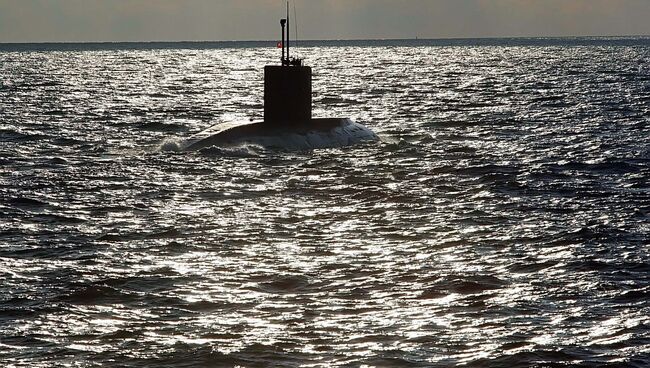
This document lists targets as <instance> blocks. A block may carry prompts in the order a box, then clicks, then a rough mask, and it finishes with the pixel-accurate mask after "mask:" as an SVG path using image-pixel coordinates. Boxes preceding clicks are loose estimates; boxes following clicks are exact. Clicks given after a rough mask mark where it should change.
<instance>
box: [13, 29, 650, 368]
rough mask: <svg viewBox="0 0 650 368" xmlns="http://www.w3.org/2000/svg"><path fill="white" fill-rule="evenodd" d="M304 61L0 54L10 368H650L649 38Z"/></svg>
mask: <svg viewBox="0 0 650 368" xmlns="http://www.w3.org/2000/svg"><path fill="white" fill-rule="evenodd" d="M296 46H297V47H295V48H294V49H293V50H292V54H293V55H299V56H302V57H304V58H305V63H306V64H307V65H310V66H312V68H313V71H314V75H313V83H314V85H313V103H314V116H315V117H349V118H351V119H353V120H355V121H357V122H359V123H362V124H364V125H365V126H367V127H368V128H370V129H372V130H373V131H375V132H376V133H377V134H378V135H379V136H380V137H381V141H380V142H374V143H373V142H369V143H364V144H361V145H358V146H355V147H345V148H337V149H322V150H313V151H299V152H290V151H281V150H268V149H264V148H262V147H258V146H255V145H252V144H248V145H241V146H237V147H229V148H225V147H209V148H205V149H203V150H200V151H198V152H179V151H178V150H170V149H166V147H170V146H174V144H173V143H174V142H178V141H182V140H184V139H187V137H189V136H191V135H192V134H195V133H197V132H200V131H202V130H204V129H206V128H208V127H210V126H212V125H214V124H216V123H219V122H228V121H238V120H245V119H259V118H261V117H262V115H263V113H262V111H263V76H264V75H263V67H264V66H265V65H268V64H278V63H279V59H280V51H279V50H278V49H277V47H276V42H275V41H273V42H261V41H260V42H181V43H100V44H1V45H0V366H1V367H4V368H17V367H30V368H46V367H47V368H50V367H138V368H139V367H141V368H148V367H156V368H159V367H169V368H172V367H173V368H183V367H508V368H515V367H639V368H641V367H649V366H650V38H649V37H618V38H617V37H608V38H605V37H600V38H598V37H596V38H580V37H578V38H515V39H454V40H373V41H304V42H299V43H298V44H297V45H296ZM170 143H172V144H170Z"/></svg>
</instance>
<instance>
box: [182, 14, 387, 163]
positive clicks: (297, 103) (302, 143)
mask: <svg viewBox="0 0 650 368" xmlns="http://www.w3.org/2000/svg"><path fill="white" fill-rule="evenodd" d="M280 25H281V26H282V58H281V64H280V65H267V66H266V67H265V68H264V120H263V121H244V122H229V123H221V124H217V125H215V126H213V127H211V128H208V129H207V130H205V131H203V132H200V133H198V134H196V135H194V136H192V137H190V138H189V139H188V140H187V141H186V143H185V144H184V145H183V146H184V147H183V148H182V149H183V150H186V151H196V150H201V149H203V148H207V147H228V146H238V145H242V144H255V145H259V146H262V147H264V148H268V149H280V150H289V151H300V150H311V149H320V148H338V147H346V146H351V145H355V144H359V143H362V142H373V141H378V140H379V137H378V136H377V135H376V134H375V133H374V132H373V131H372V130H370V129H368V128H366V127H365V126H363V125H362V124H359V123H357V122H354V121H352V120H351V119H348V118H312V70H311V68H310V67H309V66H305V65H303V61H302V59H299V58H291V57H290V55H289V53H290V46H289V43H290V34H289V14H288V11H287V18H286V19H282V20H281V21H280ZM285 31H286V32H285ZM285 34H286V47H285ZM285 51H286V52H285Z"/></svg>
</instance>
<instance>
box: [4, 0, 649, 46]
mask: <svg viewBox="0 0 650 368" xmlns="http://www.w3.org/2000/svg"><path fill="white" fill-rule="evenodd" d="M294 3H295V5H296V8H297V10H298V24H299V33H300V38H302V39H360V38H415V37H420V38H447V37H503V36H506V37H507V36H573V35H575V36H579V35H605V36H606V35H650V0H295V1H294ZM283 4H284V1H283V0H0V42H50V41H55V42H60V41H155V40H165V41H176V40H272V39H277V37H278V36H277V35H278V34H279V25H278V24H279V22H278V19H279V18H280V17H281V16H282V15H283ZM292 28H293V27H292Z"/></svg>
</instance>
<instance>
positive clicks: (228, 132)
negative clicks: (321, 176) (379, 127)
mask: <svg viewBox="0 0 650 368" xmlns="http://www.w3.org/2000/svg"><path fill="white" fill-rule="evenodd" d="M378 140H379V137H378V136H377V135H376V134H375V133H374V132H373V131H371V130H370V129H368V128H366V127H365V126H363V125H361V124H359V123H356V122H354V121H352V120H350V119H345V118H343V119H311V120H310V121H309V122H303V123H301V124H269V123H265V122H261V121H259V122H240V123H224V124H218V125H215V126H214V127H212V128H209V129H207V130H205V131H203V132H201V133H199V134H197V135H195V136H193V137H192V138H190V139H189V140H188V142H187V144H186V146H185V147H184V150H186V151H197V150H201V149H203V148H207V147H232V146H239V145H242V144H254V145H258V146H261V147H264V148H267V149H275V150H284V151H304V150H312V149H323V148H338V147H347V146H352V145H355V144H359V143H363V142H375V141H378Z"/></svg>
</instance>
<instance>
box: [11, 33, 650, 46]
mask: <svg viewBox="0 0 650 368" xmlns="http://www.w3.org/2000/svg"><path fill="white" fill-rule="evenodd" d="M579 38H595V39H599V38H601V39H603V38H650V34H619V35H562V36H480V37H433V38H429V37H425V38H419V37H416V38H324V39H304V40H293V42H330V41H335V42H336V41H341V42H345V41H445V40H498V39H504V40H505V39H510V40H512V39H522V40H524V39H579ZM234 42H251V43H252V42H260V43H261V42H274V43H275V42H279V41H278V40H146V41H133V40H131V41H0V45H20V44H22V45H26V44H36V45H38V44H40V45H44V44H53V45H56V44H120V43H234Z"/></svg>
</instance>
